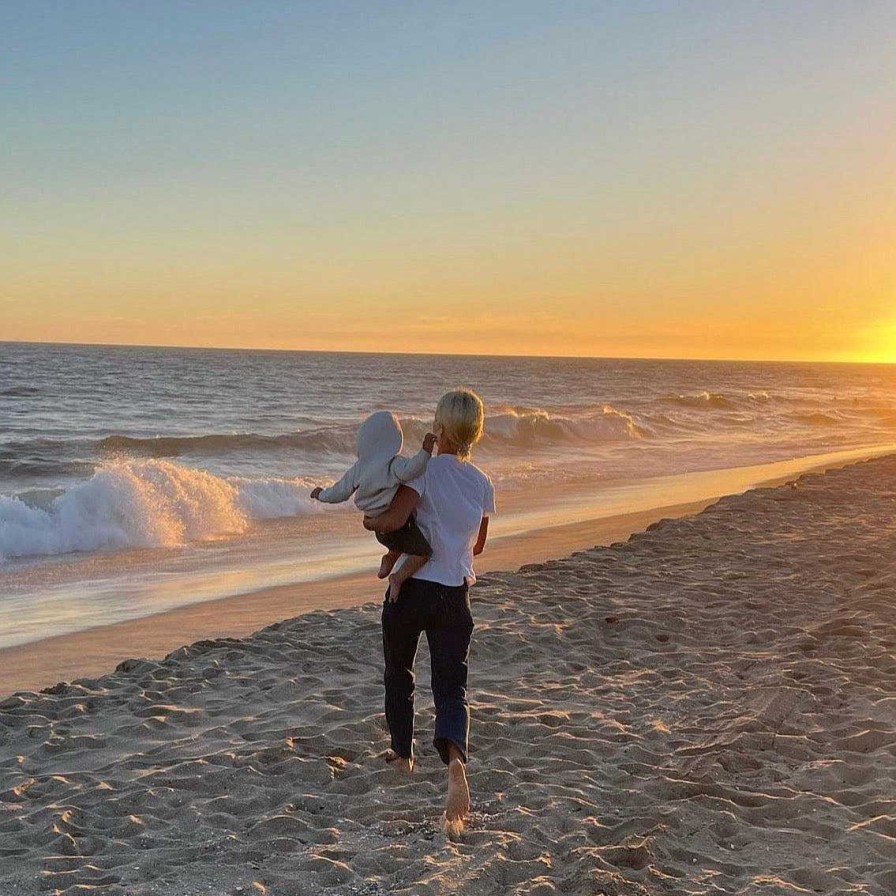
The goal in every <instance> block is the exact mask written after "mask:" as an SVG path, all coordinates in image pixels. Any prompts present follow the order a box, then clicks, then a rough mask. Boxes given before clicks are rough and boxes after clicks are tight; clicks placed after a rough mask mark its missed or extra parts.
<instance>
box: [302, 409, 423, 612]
mask: <svg viewBox="0 0 896 896" xmlns="http://www.w3.org/2000/svg"><path fill="white" fill-rule="evenodd" d="M435 441H436V437H435V436H434V435H433V434H432V433H431V432H429V433H427V434H426V436H425V437H424V439H423V447H422V448H421V449H420V450H419V451H418V452H417V453H416V454H415V455H414V456H413V457H402V456H401V453H400V452H401V447H402V444H403V442H404V436H403V435H402V432H401V426H400V424H399V422H398V420H397V419H396V417H395V415H394V414H392V413H390V412H389V411H377V412H376V413H375V414H371V415H370V416H369V417H368V418H367V419H366V420H365V421H364V422H363V423H362V424H361V427H360V429H359V430H358V460H357V461H356V462H355V463H354V464H352V466H351V467H349V469H348V470H347V471H346V472H345V474H344V475H343V476H342V478H341V479H340V480H339V481H338V482H336V483H334V484H333V485H331V486H330V487H329V488H319V487H318V488H316V489H314V491H313V492H311V497H312V498H314V499H315V500H317V501H323V502H325V503H327V504H341V503H342V502H343V501H347V500H348V499H349V498H350V497H351V496H352V494H354V496H355V506H356V507H357V508H358V510H361V511H363V512H364V515H365V516H378V515H379V514H380V513H382V512H383V511H384V510H386V509H387V508H388V507H389V505H390V504H391V503H392V499H393V498H394V497H395V493H396V492H397V491H398V486H399V485H401V483H403V482H410V481H411V480H412V479H416V478H417V477H418V476H422V475H423V471H424V470H425V469H426V465H427V463H428V462H429V459H430V457H431V456H432V449H433V446H434V445H435ZM376 537H377V540H378V541H379V542H380V544H382V545H384V546H385V547H386V548H388V552H387V553H386V555H385V556H384V557H383V561H382V563H381V564H380V571H379V573H378V576H379V578H381V579H385V578H386V576H389V598H390V599H391V600H397V598H398V593H399V592H400V591H401V586H402V585H403V584H404V582H405V580H406V579H408V578H410V577H411V576H412V575H413V574H414V573H415V572H417V571H418V570H419V569H420V568H421V567H422V566H424V565H425V564H426V562H427V560H429V558H430V556H431V555H432V548H431V547H430V546H429V542H428V541H427V540H426V537H425V536H424V535H423V533H422V532H421V531H420V528H419V527H418V526H417V521H416V519H415V517H414V514H413V513H412V514H411V515H410V516H409V517H408V519H407V521H406V522H405V524H404V525H403V526H402V527H401V528H400V529H398V530H397V531H395V532H389V533H387V534H381V533H378V534H377V536H376ZM402 554H407V555H408V559H407V560H406V561H405V562H404V564H402V566H401V568H400V569H399V571H398V572H397V573H395V574H394V575H389V573H391V572H392V568H393V567H394V566H395V562H396V561H397V560H398V558H399V557H400V556H401V555H402Z"/></svg>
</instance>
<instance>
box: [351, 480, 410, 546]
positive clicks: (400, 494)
mask: <svg viewBox="0 0 896 896" xmlns="http://www.w3.org/2000/svg"><path fill="white" fill-rule="evenodd" d="M419 503H420V495H418V494H417V492H415V491H414V490H413V489H412V488H410V487H409V486H407V485H400V486H399V487H398V491H397V492H396V493H395V497H394V498H393V499H392V503H391V504H390V505H389V506H388V507H387V508H386V510H384V511H383V512H382V513H381V514H379V516H365V517H364V528H365V529H369V530H370V531H371V532H382V533H383V534H385V533H387V532H395V531H396V530H398V529H400V528H401V527H402V526H403V525H404V524H405V523H406V522H407V521H408V518H409V517H410V515H411V514H412V513H413V512H414V511H415V510H416V509H417V505H418V504H419Z"/></svg>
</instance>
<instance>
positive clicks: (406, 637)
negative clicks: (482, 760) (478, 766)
mask: <svg viewBox="0 0 896 896" xmlns="http://www.w3.org/2000/svg"><path fill="white" fill-rule="evenodd" d="M387 598H388V593H387ZM422 632H426V640H427V642H428V644H429V655H430V659H431V661H432V696H433V701H434V703H435V708H436V730H435V737H434V738H433V744H434V746H435V748H436V749H437V750H438V751H439V756H441V757H442V762H444V763H446V764H447V763H448V758H449V756H448V748H449V745H450V744H454V745H455V746H456V747H457V748H458V750H460V752H461V754H462V756H463V758H464V762H466V761H467V742H468V739H469V735H470V708H469V705H468V704H467V661H468V659H469V655H470V638H471V636H472V634H473V616H472V614H471V613H470V595H469V589H468V587H467V586H466V585H459V586H457V587H449V586H447V585H440V584H439V583H438V582H428V581H426V580H425V579H408V580H407V581H406V582H405V583H404V585H403V586H402V588H401V593H400V594H399V596H398V600H397V601H396V602H395V603H390V602H389V601H388V599H387V600H386V601H385V602H384V603H383V658H384V660H385V674H384V675H383V683H384V684H385V687H386V723H387V724H388V726H389V734H390V735H391V736H392V749H393V750H394V751H395V752H396V753H397V754H398V755H399V756H404V757H406V758H407V757H410V756H411V755H412V744H413V740H414V660H415V659H416V657H417V645H418V644H419V642H420V634H421V633H422Z"/></svg>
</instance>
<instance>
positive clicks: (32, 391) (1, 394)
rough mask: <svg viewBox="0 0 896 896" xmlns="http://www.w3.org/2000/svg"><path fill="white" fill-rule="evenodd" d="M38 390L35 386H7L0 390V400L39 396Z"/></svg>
mask: <svg viewBox="0 0 896 896" xmlns="http://www.w3.org/2000/svg"><path fill="white" fill-rule="evenodd" d="M39 394H40V389H38V387H37V386H9V387H8V388H6V389H0V398H30V397H31V396H32V395H39Z"/></svg>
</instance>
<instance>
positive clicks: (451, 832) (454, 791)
mask: <svg viewBox="0 0 896 896" xmlns="http://www.w3.org/2000/svg"><path fill="white" fill-rule="evenodd" d="M469 814H470V786H469V784H467V773H466V770H465V768H464V763H463V760H461V759H452V760H451V762H449V763H448V800H447V802H446V804H445V815H444V817H443V821H442V826H443V828H444V831H445V833H446V834H447V835H448V837H449V839H451V840H454V839H456V838H457V837H459V836H460V834H461V832H462V831H463V829H464V819H465V818H466V817H467V815H469Z"/></svg>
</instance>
